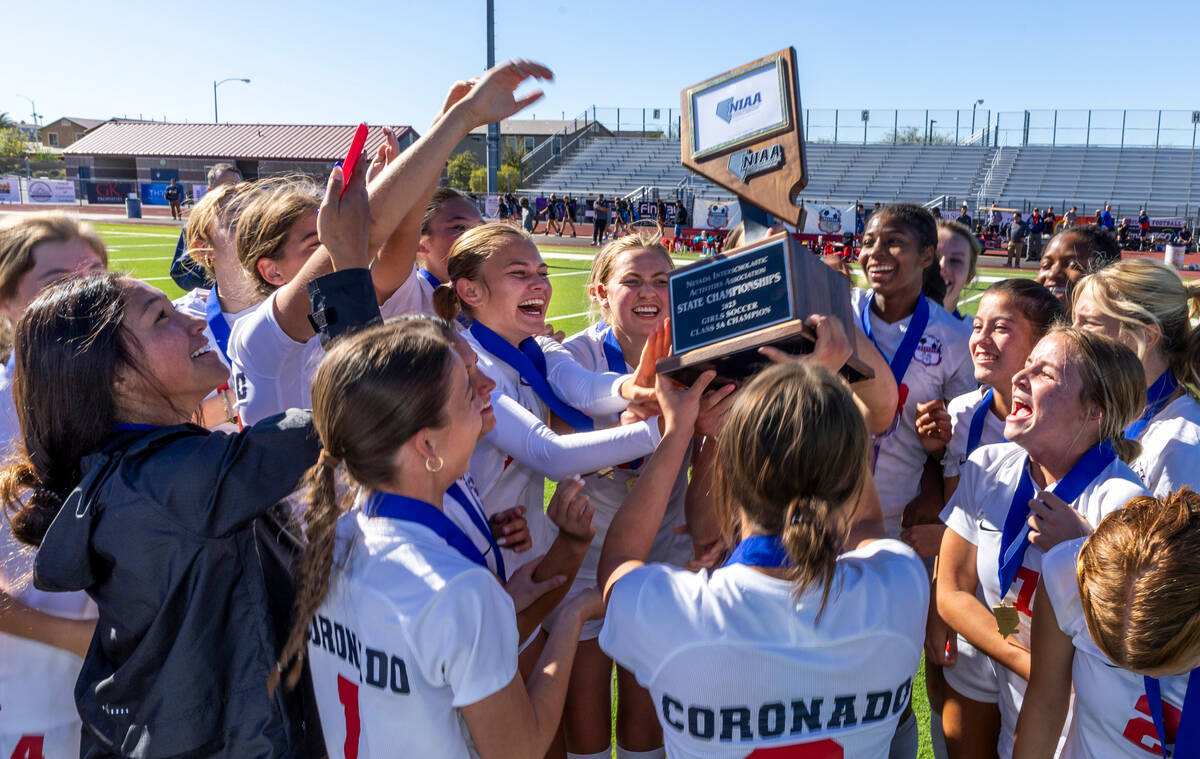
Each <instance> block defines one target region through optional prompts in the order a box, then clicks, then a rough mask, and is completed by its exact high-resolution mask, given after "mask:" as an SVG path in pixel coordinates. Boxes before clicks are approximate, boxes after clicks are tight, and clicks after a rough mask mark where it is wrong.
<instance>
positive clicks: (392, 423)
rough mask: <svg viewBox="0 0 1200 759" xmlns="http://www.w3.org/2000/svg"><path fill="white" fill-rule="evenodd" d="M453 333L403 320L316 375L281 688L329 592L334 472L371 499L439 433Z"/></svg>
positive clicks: (342, 348)
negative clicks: (408, 449)
mask: <svg viewBox="0 0 1200 759" xmlns="http://www.w3.org/2000/svg"><path fill="white" fill-rule="evenodd" d="M452 335H453V330H452V329H451V327H450V326H449V325H448V324H447V323H446V322H445V321H443V320H442V319H439V318H437V317H432V316H421V317H416V318H405V319H398V320H394V321H389V322H386V323H384V324H379V325H375V326H372V327H367V328H365V329H362V330H360V331H358V332H356V333H354V334H353V335H350V336H347V337H346V338H344V339H342V340H341V341H339V342H338V343H337V344H336V345H334V347H333V348H332V349H330V351H329V353H327V354H326V355H325V358H324V359H323V360H322V361H321V364H320V365H319V366H318V367H317V371H316V373H315V374H314V376H313V382H312V408H313V426H314V427H315V428H316V430H317V435H318V436H319V437H320V439H321V444H322V445H323V446H324V452H323V453H322V454H321V457H320V459H319V460H318V461H317V463H316V465H314V466H313V467H312V468H311V469H309V470H308V472H307V474H306V475H305V477H304V481H303V483H302V486H301V487H302V488H305V489H307V491H308V509H307V510H306V511H305V514H304V522H305V527H306V530H305V535H306V537H307V539H308V542H307V544H306V545H305V547H304V553H303V554H302V556H301V558H300V562H299V564H298V567H297V570H296V586H297V587H296V609H295V616H294V621H293V623H292V629H291V632H290V633H289V635H288V639H287V642H286V644H285V645H284V648H283V653H282V654H281V655H280V657H279V668H278V672H276V673H274V674H272V676H271V680H270V683H269V686H270V687H271V688H274V687H275V685H276V684H277V683H278V681H279V677H280V674H284V675H285V676H286V679H287V685H288V687H294V686H295V684H296V682H297V680H298V679H299V677H300V672H301V670H302V662H303V660H304V652H305V641H306V640H307V636H308V624H309V622H310V621H311V620H312V618H313V614H315V613H316V610H317V608H318V607H320V605H321V602H322V601H323V600H324V598H325V594H326V593H327V592H328V590H329V572H330V568H331V566H332V564H333V543H334V536H335V533H336V530H337V519H338V516H339V515H340V514H341V508H340V504H339V503H338V500H337V496H336V493H335V488H334V485H335V476H334V470H335V469H336V468H337V466H338V465H339V464H341V463H344V464H345V465H346V473H347V474H348V475H350V477H351V479H353V481H354V482H355V483H357V484H358V485H361V486H362V487H364V488H370V489H378V488H379V487H381V486H382V485H383V484H385V483H386V482H388V481H389V480H390V479H391V478H392V477H393V476H394V474H395V472H394V469H393V459H394V456H395V453H396V451H397V450H398V449H399V448H400V447H401V446H402V445H404V443H405V442H407V441H408V440H409V439H410V438H412V437H413V436H414V435H416V434H417V433H418V432H419V431H420V430H422V429H425V428H426V427H440V426H441V425H443V424H444V423H445V415H444V410H445V407H446V402H447V396H448V392H449V391H448V387H449V384H450V383H449V382H448V381H447V372H448V370H449V367H450V365H451V362H453V360H454V355H455V354H454V344H453V342H451V340H452Z"/></svg>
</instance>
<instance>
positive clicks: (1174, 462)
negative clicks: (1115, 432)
mask: <svg viewBox="0 0 1200 759" xmlns="http://www.w3.org/2000/svg"><path fill="white" fill-rule="evenodd" d="M1138 442H1139V443H1141V444H1142V453H1141V455H1140V456H1138V457H1137V458H1136V459H1134V461H1133V463H1132V464H1130V467H1132V469H1133V471H1135V472H1137V474H1138V476H1139V477H1141V478H1142V482H1144V483H1146V488H1147V489H1148V490H1149V491H1150V492H1151V493H1154V495H1155V497H1157V498H1165V497H1167V496H1168V495H1170V494H1171V493H1174V492H1176V491H1177V490H1179V489H1180V488H1181V487H1183V486H1185V485H1186V486H1187V487H1190V488H1191V489H1192V490H1197V491H1200V403H1197V402H1196V399H1195V398H1193V397H1192V396H1191V395H1189V394H1188V393H1184V394H1183V395H1181V396H1179V397H1178V398H1176V399H1175V400H1173V401H1171V402H1170V403H1168V404H1167V406H1166V407H1165V408H1164V409H1163V410H1162V411H1159V412H1158V413H1157V414H1155V415H1154V417H1153V418H1152V419H1151V420H1150V423H1149V424H1147V425H1146V429H1145V430H1143V431H1142V436H1141V437H1139V438H1138Z"/></svg>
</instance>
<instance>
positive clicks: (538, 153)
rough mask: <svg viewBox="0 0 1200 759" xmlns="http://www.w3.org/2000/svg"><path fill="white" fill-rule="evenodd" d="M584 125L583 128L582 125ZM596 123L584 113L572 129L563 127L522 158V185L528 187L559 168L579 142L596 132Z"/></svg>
mask: <svg viewBox="0 0 1200 759" xmlns="http://www.w3.org/2000/svg"><path fill="white" fill-rule="evenodd" d="M581 124H582V125H583V126H582V128H581V127H580V125H581ZM595 126H596V123H595V121H593V120H592V119H591V118H590V117H589V116H588V113H587V111H584V112H583V113H581V114H580V115H579V116H577V117H575V119H574V121H573V122H572V125H571V127H569V128H568V127H565V126H564V127H563V130H562V131H561V132H559V133H557V134H552V135H550V136H549V137H547V138H546V139H545V140H543V141H542V142H540V143H539V144H537V145H535V146H534V147H533V150H530V151H529V152H528V153H526V154H525V155H523V156H521V184H522V186H524V185H527V184H528V183H529V182H531V181H533V179H534V178H535V177H536V176H538V175H539V174H541V173H543V172H544V171H546V170H547V169H550V168H553V167H554V166H557V165H558V164H559V162H560V161H562V159H563V158H564V157H565V156H566V155H567V153H568V152H569V151H571V150H572V149H574V147H575V146H576V145H578V144H579V140H580V139H582V138H583V137H584V136H586V135H589V134H591V133H592V132H594V131H595Z"/></svg>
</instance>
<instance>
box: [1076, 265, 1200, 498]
mask: <svg viewBox="0 0 1200 759" xmlns="http://www.w3.org/2000/svg"><path fill="white" fill-rule="evenodd" d="M1073 301H1074V302H1073V304H1072V305H1073V308H1072V311H1073V313H1074V317H1075V326H1076V327H1079V328H1080V329H1086V330H1088V331H1091V332H1096V333H1097V334H1102V335H1106V336H1108V337H1111V338H1113V339H1114V340H1118V341H1120V342H1121V343H1123V344H1125V345H1126V346H1127V347H1129V348H1130V349H1132V350H1133V351H1135V352H1136V353H1137V355H1138V357H1139V358H1141V360H1142V368H1143V369H1144V370H1145V374H1146V387H1147V390H1146V407H1145V410H1143V411H1142V413H1141V415H1140V417H1139V418H1138V419H1137V421H1135V422H1134V423H1133V424H1131V425H1130V426H1129V427H1128V428H1127V429H1126V430H1125V434H1126V436H1128V437H1130V438H1133V439H1135V440H1137V441H1138V442H1140V443H1141V444H1142V454H1141V455H1140V456H1138V457H1137V459H1136V460H1135V461H1133V462H1132V463H1131V464H1130V466H1131V467H1133V471H1135V472H1137V473H1138V476H1139V477H1141V478H1142V482H1144V483H1145V484H1146V487H1147V488H1148V489H1149V490H1150V491H1151V492H1152V493H1154V494H1155V495H1156V496H1157V497H1159V498H1166V497H1167V496H1168V495H1170V494H1171V493H1174V492H1175V491H1176V490H1178V489H1179V488H1180V487H1182V486H1184V485H1186V486H1188V487H1190V488H1200V403H1198V402H1197V393H1200V330H1197V329H1196V328H1195V327H1193V326H1192V324H1191V321H1190V317H1191V316H1192V314H1195V313H1197V312H1200V285H1197V284H1196V283H1191V282H1184V281H1182V280H1181V279H1180V278H1179V274H1178V273H1176V272H1175V270H1174V269H1172V268H1170V267H1168V266H1166V265H1164V264H1161V263H1158V262H1155V261H1150V260H1148V259H1144V258H1136V259H1131V260H1129V261H1121V262H1120V263H1116V264H1113V265H1112V266H1109V267H1106V268H1104V269H1101V270H1100V271H1098V272H1096V273H1094V274H1090V275H1088V276H1087V277H1085V278H1084V279H1082V280H1080V282H1079V284H1078V285H1077V286H1076V287H1075V295H1074V299H1073Z"/></svg>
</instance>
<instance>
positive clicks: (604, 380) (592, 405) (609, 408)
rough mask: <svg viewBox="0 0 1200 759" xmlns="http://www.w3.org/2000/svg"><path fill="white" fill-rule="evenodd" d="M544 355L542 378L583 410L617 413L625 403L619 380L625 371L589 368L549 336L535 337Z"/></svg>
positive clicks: (621, 379) (624, 378) (595, 413)
mask: <svg viewBox="0 0 1200 759" xmlns="http://www.w3.org/2000/svg"><path fill="white" fill-rule="evenodd" d="M538 344H539V345H540V346H541V347H542V353H543V354H544V355H545V356H546V378H547V379H548V380H549V382H550V386H551V387H553V388H554V392H556V393H558V394H559V396H560V397H561V398H562V399H563V400H564V401H566V402H567V403H568V404H570V405H571V406H574V407H575V408H577V409H579V410H580V411H582V412H584V413H585V414H590V415H592V416H600V415H602V414H619V413H621V411H623V410H624V409H625V407H626V406H628V405H629V401H627V400H625V399H624V398H622V397H621V383H622V382H624V381H625V380H626V379H628V378H629V375H628V374H617V373H615V372H593V371H591V370H589V369H584V368H583V367H582V366H580V365H579V363H578V362H576V361H575V358H574V356H572V355H571V352H570V351H568V350H567V349H566V348H564V347H562V346H561V345H559V344H558V343H557V342H556V341H554V340H551V339H549V338H544V339H541V340H538Z"/></svg>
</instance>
